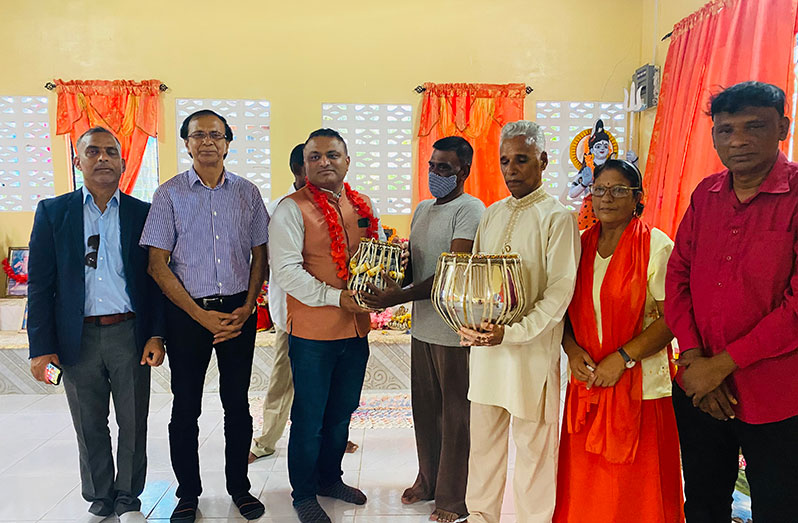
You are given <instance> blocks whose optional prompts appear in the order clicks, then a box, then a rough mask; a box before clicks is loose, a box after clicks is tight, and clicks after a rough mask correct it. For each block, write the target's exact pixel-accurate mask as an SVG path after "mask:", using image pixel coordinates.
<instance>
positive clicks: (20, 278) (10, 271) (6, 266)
mask: <svg viewBox="0 0 798 523" xmlns="http://www.w3.org/2000/svg"><path fill="white" fill-rule="evenodd" d="M3 272H5V273H6V276H8V278H9V279H11V280H14V281H15V282H17V283H28V275H27V274H17V273H16V272H14V268H13V267H11V264H10V263H8V258H3Z"/></svg>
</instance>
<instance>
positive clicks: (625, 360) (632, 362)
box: [618, 347, 637, 369]
mask: <svg viewBox="0 0 798 523" xmlns="http://www.w3.org/2000/svg"><path fill="white" fill-rule="evenodd" d="M618 354H620V355H621V358H623V364H624V365H625V366H626V368H627V369H631V368H632V367H634V366H635V363H637V362H636V361H635V360H633V359H632V358H631V356H629V355H628V354H627V353H626V351H625V350H623V347H620V348H618Z"/></svg>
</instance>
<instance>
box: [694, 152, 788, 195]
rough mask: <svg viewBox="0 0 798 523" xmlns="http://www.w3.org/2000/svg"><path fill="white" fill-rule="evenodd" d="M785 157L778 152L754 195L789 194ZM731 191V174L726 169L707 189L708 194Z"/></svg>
mask: <svg viewBox="0 0 798 523" xmlns="http://www.w3.org/2000/svg"><path fill="white" fill-rule="evenodd" d="M787 164H788V160H787V157H786V156H785V155H784V153H783V152H781V151H779V156H778V157H777V158H776V163H775V164H773V168H772V169H771V170H770V173H768V175H767V177H766V178H765V180H764V181H763V182H762V185H760V186H759V189H758V190H757V191H756V194H759V193H761V192H766V193H770V194H782V193H787V192H790V179H789V177H788V176H787V174H788V173H787ZM724 187H725V188H727V189H728V190H729V191H731V190H732V180H731V173H730V172H729V170H728V169H726V170H725V171H723V173H722V175H721V176H719V177H718V179H717V180H715V183H713V184H712V186H711V187H710V188H709V192H720V191H721V190H722V189H723V188H724Z"/></svg>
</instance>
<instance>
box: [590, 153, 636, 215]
mask: <svg viewBox="0 0 798 523" xmlns="http://www.w3.org/2000/svg"><path fill="white" fill-rule="evenodd" d="M607 169H613V170H616V171H618V172H619V173H621V174H622V175H623V177H624V178H626V181H628V182H629V187H639V189H635V190H634V191H633V194H638V193H642V192H643V175H642V174H640V169H638V168H637V167H635V164H633V163H631V162H627V161H626V160H620V159H616V158H610V159H609V160H607V161H606V162H604V163H603V164H601V165H599V166H598V167H596V170H595V172H593V183H596V181H597V180H598V178H599V176H601V173H603V172H604V171H606V170H607ZM635 214H636V215H637V216H640V215H641V214H643V202H638V204H637V207H636V208H635Z"/></svg>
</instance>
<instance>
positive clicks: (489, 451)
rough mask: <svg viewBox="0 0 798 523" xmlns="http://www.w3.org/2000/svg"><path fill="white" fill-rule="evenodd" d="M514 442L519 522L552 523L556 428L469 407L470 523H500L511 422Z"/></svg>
mask: <svg viewBox="0 0 798 523" xmlns="http://www.w3.org/2000/svg"><path fill="white" fill-rule="evenodd" d="M511 417H512V424H513V440H514V441H515V448H516V456H515V471H514V474H513V497H514V501H515V514H516V521H517V522H518V523H544V522H545V523H548V522H550V521H551V518H552V515H553V514H554V503H555V500H556V498H557V488H556V487H557V485H556V479H557V453H558V446H559V445H558V442H559V438H558V425H557V423H552V424H545V423H534V422H532V421H529V420H525V419H522V418H517V417H515V416H511V414H510V413H509V412H508V411H507V410H505V409H504V408H502V407H496V406H494V405H484V404H481V403H474V402H472V403H471V454H470V456H469V460H468V487H467V489H466V505H467V506H468V510H469V512H470V513H471V514H470V515H469V516H468V521H469V523H499V520H500V518H501V509H502V501H503V499H504V486H505V483H506V481H507V445H508V436H509V429H510V418H511Z"/></svg>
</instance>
